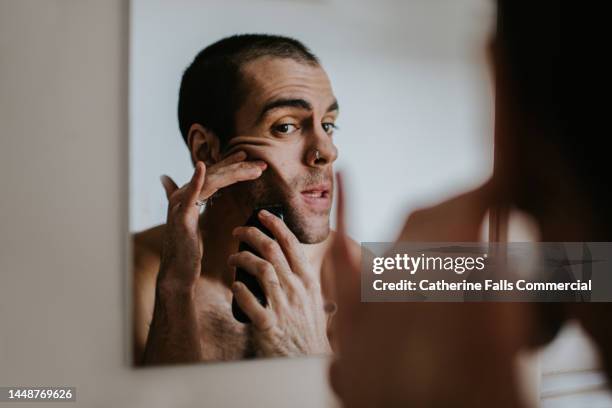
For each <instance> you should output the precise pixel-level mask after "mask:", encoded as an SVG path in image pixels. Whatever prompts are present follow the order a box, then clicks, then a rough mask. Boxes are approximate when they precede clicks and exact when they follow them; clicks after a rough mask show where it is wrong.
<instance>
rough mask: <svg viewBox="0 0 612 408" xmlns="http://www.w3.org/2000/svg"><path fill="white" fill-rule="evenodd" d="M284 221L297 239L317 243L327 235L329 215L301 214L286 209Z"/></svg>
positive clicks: (304, 242) (306, 242)
mask: <svg viewBox="0 0 612 408" xmlns="http://www.w3.org/2000/svg"><path fill="white" fill-rule="evenodd" d="M285 222H286V224H287V226H288V227H289V229H290V230H291V232H293V234H294V235H295V236H296V238H297V239H298V241H300V242H301V243H303V244H318V243H319V242H322V241H325V239H326V238H327V237H328V236H329V233H330V227H329V216H303V215H301V214H300V215H298V214H294V213H292V211H290V210H289V211H288V213H287V214H286V217H285Z"/></svg>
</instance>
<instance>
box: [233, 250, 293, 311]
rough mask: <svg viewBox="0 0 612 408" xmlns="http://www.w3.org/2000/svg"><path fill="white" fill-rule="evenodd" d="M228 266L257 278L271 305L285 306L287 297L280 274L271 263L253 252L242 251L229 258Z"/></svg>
mask: <svg viewBox="0 0 612 408" xmlns="http://www.w3.org/2000/svg"><path fill="white" fill-rule="evenodd" d="M228 264H229V265H230V266H233V267H235V268H241V269H244V270H245V271H246V272H248V273H250V274H251V275H253V276H255V278H257V281H258V282H259V284H260V285H261V287H262V289H263V291H264V293H265V294H266V297H267V298H268V299H269V300H270V301H271V303H272V304H274V305H278V306H279V307H284V306H285V303H286V302H285V299H286V296H285V295H284V292H283V289H282V287H281V282H280V280H279V277H278V274H277V273H276V270H275V269H274V266H272V264H271V263H270V262H267V261H265V260H263V259H261V258H260V257H258V256H257V255H255V254H254V253H252V252H249V251H240V252H238V253H236V254H233V255H231V256H230V257H229V258H228Z"/></svg>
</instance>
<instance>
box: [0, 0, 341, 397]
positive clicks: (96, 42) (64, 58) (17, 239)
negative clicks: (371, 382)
mask: <svg viewBox="0 0 612 408" xmlns="http://www.w3.org/2000/svg"><path fill="white" fill-rule="evenodd" d="M127 10H128V7H127V4H125V3H124V2H121V1H117V0H113V1H102V0H100V1H76V0H75V1H51V0H44V1H43V0H41V1H29V0H28V1H23V0H14V1H5V0H0V136H1V138H0V187H1V191H2V198H1V199H0V386H2V385H71V386H76V387H77V404H76V406H84V407H89V406H94V407H98V406H99V407H109V406H112V407H171V406H179V407H180V406H193V405H196V404H197V405H198V406H203V407H288V406H291V407H320V406H326V405H328V403H329V401H330V400H331V397H330V394H329V391H328V389H327V386H326V363H325V361H323V360H321V359H316V358H308V359H294V360H275V361H260V362H253V363H231V364H230V363H227V364H214V365H196V366H184V367H172V368H160V369H146V370H134V369H132V368H130V367H129V364H128V363H127V347H126V335H127V332H126V331H127V327H128V323H129V322H127V321H126V319H125V315H126V310H127V308H126V300H125V288H126V285H125V280H126V278H125V276H126V270H127V269H126V259H127V253H128V252H127V251H128V250H127V239H126V238H127V204H128V203H127V151H126V149H127V146H128V140H127V138H128V134H127V128H128V126H127V38H128V28H127V21H128V18H127V17H128V16H127ZM2 406H3V407H4V406H7V407H9V406H10V404H3V405H2ZM15 406H18V407H25V406H27V405H26V404H15ZM34 406H38V405H34ZM70 406H75V405H73V404H70Z"/></svg>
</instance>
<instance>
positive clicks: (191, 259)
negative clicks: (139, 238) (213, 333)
mask: <svg viewBox="0 0 612 408" xmlns="http://www.w3.org/2000/svg"><path fill="white" fill-rule="evenodd" d="M246 157H247V155H246V153H244V152H238V153H235V154H232V155H231V156H229V157H227V158H226V159H225V160H223V161H221V162H219V163H217V164H215V165H213V166H211V167H210V168H209V169H206V166H205V165H204V163H202V162H198V163H196V166H195V171H194V173H193V177H192V178H191V180H190V181H189V182H188V183H187V184H185V185H184V186H183V187H181V188H178V186H177V185H176V183H174V181H172V179H171V178H170V177H168V176H163V177H162V184H163V186H164V189H165V190H166V196H167V198H168V217H167V221H166V228H165V230H164V238H163V244H162V245H163V246H162V254H161V264H160V270H159V274H158V277H157V286H156V292H155V306H154V311H153V320H152V321H151V327H150V329H149V333H148V337H147V344H146V348H145V352H144V356H143V362H144V363H145V364H160V363H176V362H194V361H199V360H201V358H202V351H201V345H200V332H199V327H198V321H197V315H196V307H195V301H194V298H195V288H196V283H197V280H198V277H199V276H200V273H201V265H202V256H203V251H204V248H203V245H202V235H201V233H200V228H199V218H200V217H199V216H200V207H199V206H198V205H196V204H197V202H198V201H201V200H206V199H208V198H210V197H211V196H212V195H213V194H214V193H215V192H216V191H218V190H219V189H221V188H224V187H226V186H229V185H231V184H234V183H237V182H239V181H245V180H253V179H256V178H258V177H259V176H260V175H261V173H262V172H263V170H264V169H265V168H266V163H265V162H262V161H249V162H246V161H244V160H245V159H246Z"/></svg>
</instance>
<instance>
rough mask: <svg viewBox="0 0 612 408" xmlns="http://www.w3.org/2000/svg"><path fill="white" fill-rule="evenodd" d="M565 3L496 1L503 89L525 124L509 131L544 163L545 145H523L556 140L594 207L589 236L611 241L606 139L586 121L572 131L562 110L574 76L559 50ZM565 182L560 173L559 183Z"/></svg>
mask: <svg viewBox="0 0 612 408" xmlns="http://www.w3.org/2000/svg"><path fill="white" fill-rule="evenodd" d="M562 4H563V2H562V1H559V0H538V1H529V0H498V1H497V7H498V9H497V35H496V45H497V48H498V50H499V52H500V56H501V62H502V63H503V64H504V66H503V69H504V72H505V77H506V78H507V79H508V80H509V81H510V83H509V84H508V85H509V86H508V87H507V89H505V91H506V92H508V95H507V96H509V97H510V98H512V101H513V108H514V109H516V111H517V113H518V114H519V115H520V117H521V120H522V121H523V122H524V123H523V126H524V129H525V131H524V132H517V134H514V135H511V137H512V138H516V139H517V142H518V144H519V145H520V147H521V148H522V151H523V153H524V154H528V153H535V154H538V155H540V157H542V158H543V160H542V166H545V163H546V160H545V159H546V155H547V152H546V151H535V152H527V151H525V150H526V149H529V148H531V147H532V146H538V147H540V146H553V147H554V148H555V149H556V150H557V151H558V153H559V154H560V156H561V159H562V160H563V164H564V167H565V168H566V169H567V173H568V174H571V175H572V177H574V180H572V181H571V183H572V188H574V189H576V195H578V196H580V197H581V198H582V199H583V201H584V202H585V203H586V205H587V206H588V207H590V208H589V210H590V211H592V215H593V219H594V223H595V224H596V226H597V230H596V231H593V232H592V233H593V235H592V237H591V238H590V239H591V240H592V241H611V239H610V238H611V235H612V234H611V231H612V216H611V215H612V212H611V211H610V208H611V205H612V196H611V194H612V188H611V186H610V177H609V176H608V173H609V164H608V161H609V160H610V159H609V158H608V156H609V155H608V153H607V152H608V150H607V148H606V142H605V140H604V138H601V137H600V136H599V132H592V131H587V130H586V127H583V129H582V131H581V132H580V134H577V133H576V132H571V133H570V132H569V130H568V128H567V126H568V123H566V122H567V117H568V116H567V114H564V113H563V112H562V109H564V108H562V106H566V104H567V103H569V101H570V98H569V93H570V85H571V83H573V81H575V80H576V78H575V77H574V78H573V79H572V78H571V77H570V76H568V75H565V70H566V69H568V65H569V64H570V63H569V61H567V59H564V58H563V57H562V55H561V5H562ZM585 125H586V124H585ZM536 141H537V142H545V143H535V142H536ZM544 149H546V148H544ZM542 170H543V171H544V169H543V168H542ZM528 176H530V175H528V174H526V175H525V177H528ZM531 176H534V175H533V174H532V175H531ZM524 182H526V183H527V182H528V180H524ZM566 182H568V181H566V180H563V179H561V177H560V179H559V183H560V185H562V184H563V183H566ZM532 199H533V200H537V198H535V197H532ZM560 222H561V220H560Z"/></svg>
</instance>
